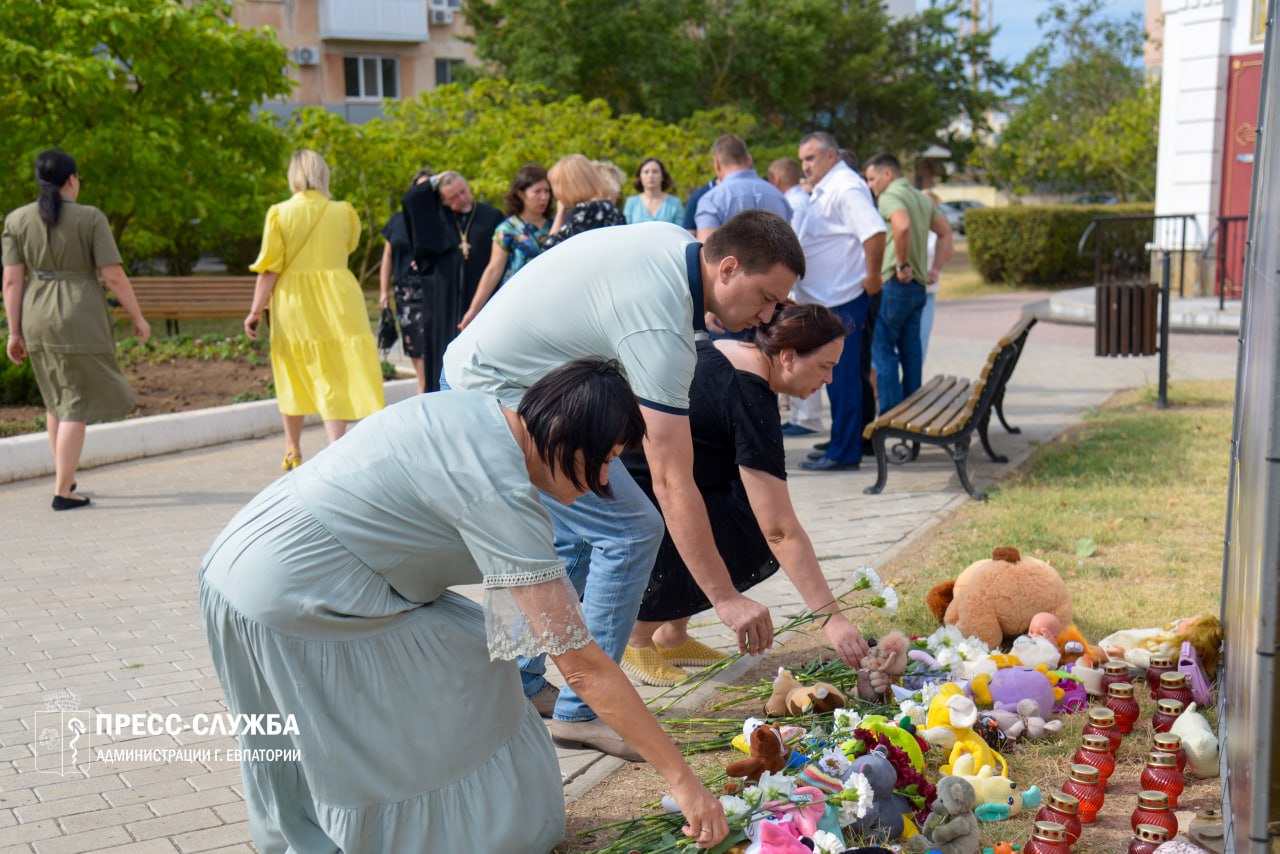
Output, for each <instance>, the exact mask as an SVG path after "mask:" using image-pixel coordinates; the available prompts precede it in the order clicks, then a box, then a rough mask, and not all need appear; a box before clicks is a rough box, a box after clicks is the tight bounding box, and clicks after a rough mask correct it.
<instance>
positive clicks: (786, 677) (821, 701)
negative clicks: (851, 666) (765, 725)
mask: <svg viewBox="0 0 1280 854" xmlns="http://www.w3.org/2000/svg"><path fill="white" fill-rule="evenodd" d="M847 703H848V700H847V699H846V698H845V696H844V694H843V693H842V692H841V691H840V689H838V688H836V686H834V685H831V684H829V683H827V682H815V683H814V684H812V685H801V684H800V682H798V681H797V680H796V678H795V676H793V675H792V674H791V671H790V670H787V669H786V668H785V667H779V668H778V676H777V678H775V679H774V680H773V693H772V694H770V695H769V699H768V700H766V701H765V704H764V713H765V714H766V715H768V716H769V717H771V718H781V717H786V716H787V715H793V716H794V715H820V714H823V713H824V712H830V711H832V710H834V709H843V708H844V707H845V705H846V704H847Z"/></svg>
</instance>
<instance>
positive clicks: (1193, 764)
mask: <svg viewBox="0 0 1280 854" xmlns="http://www.w3.org/2000/svg"><path fill="white" fill-rule="evenodd" d="M1169 732H1171V733H1173V734H1174V735H1176V736H1178V737H1179V738H1181V739H1182V750H1183V752H1184V753H1186V754H1187V770H1189V771H1190V772H1191V773H1192V774H1195V775H1196V776H1197V777H1217V776H1218V737H1217V736H1216V735H1214V734H1213V730H1212V729H1210V728H1209V722H1208V721H1207V720H1205V719H1204V715H1202V714H1200V713H1199V712H1197V711H1196V704H1195V703H1191V704H1190V705H1188V706H1187V710H1186V711H1185V712H1183V713H1182V714H1181V715H1178V719H1177V720H1176V721H1174V722H1173V726H1172V727H1171V728H1170V730H1169Z"/></svg>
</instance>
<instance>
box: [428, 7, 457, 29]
mask: <svg viewBox="0 0 1280 854" xmlns="http://www.w3.org/2000/svg"><path fill="white" fill-rule="evenodd" d="M431 23H432V24H434V25H436V26H442V27H443V26H448V25H449V24H452V23H453V10H452V9H432V10H431Z"/></svg>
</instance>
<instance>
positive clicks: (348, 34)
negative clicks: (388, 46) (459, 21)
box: [320, 0, 428, 42]
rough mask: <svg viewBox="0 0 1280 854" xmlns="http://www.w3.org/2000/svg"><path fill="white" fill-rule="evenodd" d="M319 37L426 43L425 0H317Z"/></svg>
mask: <svg viewBox="0 0 1280 854" xmlns="http://www.w3.org/2000/svg"><path fill="white" fill-rule="evenodd" d="M320 38H322V39H341V40H347V41H373V42H425V41H426V40H427V38H428V36H427V0H320Z"/></svg>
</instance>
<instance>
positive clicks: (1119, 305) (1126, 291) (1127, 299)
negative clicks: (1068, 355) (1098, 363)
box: [1093, 282, 1160, 356]
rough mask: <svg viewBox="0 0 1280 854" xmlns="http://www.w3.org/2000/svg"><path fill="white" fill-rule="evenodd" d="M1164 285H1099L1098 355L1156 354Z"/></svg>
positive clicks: (1114, 283) (1095, 343) (1095, 344)
mask: <svg viewBox="0 0 1280 854" xmlns="http://www.w3.org/2000/svg"><path fill="white" fill-rule="evenodd" d="M1159 310H1160V286H1159V285H1157V284H1155V283H1154V282H1137V283H1135V282H1107V283H1103V284H1100V285H1098V286H1097V287H1096V304H1095V313H1094V318H1095V321H1094V338H1093V352H1094V355H1095V356H1154V355H1155V354H1156V352H1157V350H1158V347H1157V340H1158V335H1159V331H1160V327H1159V321H1158V312H1159Z"/></svg>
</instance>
